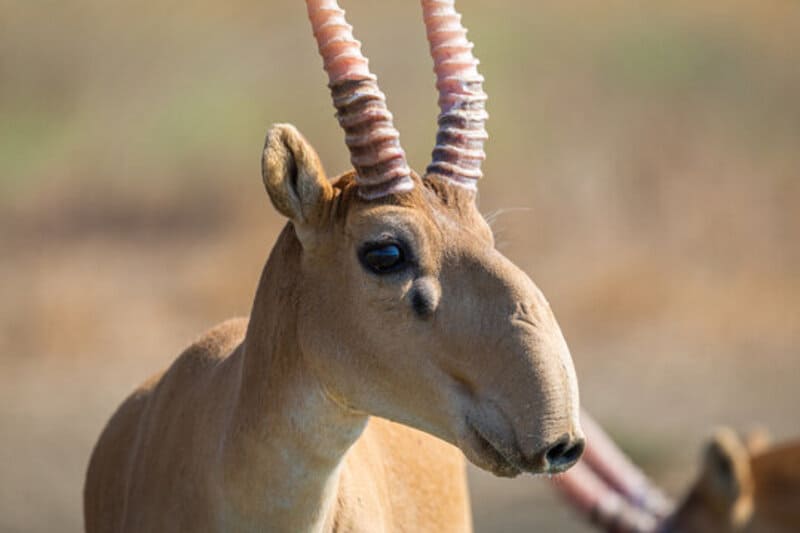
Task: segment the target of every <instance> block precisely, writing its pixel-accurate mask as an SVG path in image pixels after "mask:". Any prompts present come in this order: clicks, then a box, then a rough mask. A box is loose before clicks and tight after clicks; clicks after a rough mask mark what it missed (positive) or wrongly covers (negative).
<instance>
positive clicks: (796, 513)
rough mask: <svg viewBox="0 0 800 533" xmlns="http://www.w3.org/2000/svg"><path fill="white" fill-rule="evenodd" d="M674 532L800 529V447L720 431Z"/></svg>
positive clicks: (783, 531) (676, 518) (791, 531)
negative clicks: (770, 445) (743, 438)
mask: <svg viewBox="0 0 800 533" xmlns="http://www.w3.org/2000/svg"><path fill="white" fill-rule="evenodd" d="M666 531H669V532H674V533H732V532H742V533H796V532H797V531H800V443H799V442H795V443H786V444H782V445H777V446H774V447H768V445H767V444H766V442H765V440H764V438H763V436H761V435H754V436H750V437H749V438H748V439H746V440H745V441H743V440H741V439H740V438H739V437H738V436H737V435H736V434H735V433H734V432H733V431H731V430H729V429H723V430H720V431H718V432H717V433H716V435H715V436H714V438H713V439H712V441H711V442H710V443H709V445H708V447H707V449H706V454H705V456H704V460H703V465H702V469H701V473H700V476H699V477H698V479H697V481H696V482H695V484H694V486H693V487H692V489H691V490H690V491H689V494H688V495H687V497H686V498H685V499H684V501H683V503H682V504H681V506H680V507H679V508H678V510H677V512H676V513H675V515H674V516H673V518H672V519H671V521H670V523H669V524H668V526H667V527H666Z"/></svg>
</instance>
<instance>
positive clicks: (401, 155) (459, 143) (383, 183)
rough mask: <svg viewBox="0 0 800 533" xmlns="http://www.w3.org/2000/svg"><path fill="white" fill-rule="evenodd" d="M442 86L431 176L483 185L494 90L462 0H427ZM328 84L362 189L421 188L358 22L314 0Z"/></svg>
mask: <svg viewBox="0 0 800 533" xmlns="http://www.w3.org/2000/svg"><path fill="white" fill-rule="evenodd" d="M421 2H422V12H423V18H424V21H425V27H426V30H427V36H428V42H429V44H430V51H431V56H432V57H433V62H434V72H435V73H436V87H437V89H438V90H439V109H440V111H441V113H440V114H439V118H438V124H439V130H438V133H437V135H436V146H435V148H434V149H433V157H432V161H431V163H430V165H428V168H427V175H426V177H429V178H440V179H444V180H447V181H449V182H451V183H454V184H456V185H460V186H462V187H466V188H468V189H472V190H474V189H476V182H477V180H478V178H480V177H481V175H482V174H481V168H480V167H481V163H482V162H483V160H484V159H485V155H484V152H483V143H484V141H485V140H486V139H487V138H488V135H487V133H486V130H485V128H484V123H485V122H486V119H487V118H488V115H487V113H486V110H485V105H486V93H484V92H483V88H482V82H483V77H482V76H481V75H480V74H479V73H478V69H477V65H478V60H477V59H475V57H473V55H472V47H473V45H472V43H470V42H469V41H468V40H467V38H466V35H467V30H466V29H465V28H464V27H463V26H462V25H461V15H459V14H458V13H457V12H456V10H455V3H454V0H421ZM306 7H307V8H308V17H309V19H310V20H311V27H312V30H313V32H314V37H315V38H316V40H317V46H318V48H319V53H320V55H321V56H322V61H323V66H324V68H325V71H326V72H327V73H328V81H329V83H328V86H329V87H330V90H331V96H332V98H333V105H334V107H335V108H336V116H337V118H338V120H339V124H340V125H341V126H342V129H344V131H345V144H347V147H348V149H349V150H350V161H351V162H352V164H353V168H354V169H355V171H356V183H357V184H358V190H359V194H360V195H361V196H362V197H363V198H366V199H373V198H380V197H382V196H386V195H389V194H393V193H397V192H403V191H407V190H410V189H412V188H413V187H414V181H413V179H412V178H411V170H410V169H409V167H408V164H407V163H406V156H405V152H404V151H403V149H402V148H401V146H400V135H399V134H398V132H397V130H396V129H395V127H394V125H393V123H392V114H391V113H390V112H389V110H388V108H387V107H386V97H385V96H384V94H383V93H382V92H381V90H380V89H379V88H378V82H377V77H376V76H375V75H374V74H372V73H371V72H370V70H369V66H368V60H367V58H366V57H364V55H363V54H362V53H361V43H360V42H359V41H357V40H356V39H355V38H354V37H353V27H352V26H350V25H349V24H348V23H347V21H346V20H345V17H344V10H342V9H341V8H340V7H339V5H338V4H337V2H336V0H306Z"/></svg>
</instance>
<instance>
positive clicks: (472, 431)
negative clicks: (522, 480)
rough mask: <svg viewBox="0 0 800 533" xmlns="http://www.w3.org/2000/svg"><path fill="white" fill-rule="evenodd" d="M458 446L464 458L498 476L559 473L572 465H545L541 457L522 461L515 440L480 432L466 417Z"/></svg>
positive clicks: (522, 458) (523, 458) (539, 455)
mask: <svg viewBox="0 0 800 533" xmlns="http://www.w3.org/2000/svg"><path fill="white" fill-rule="evenodd" d="M460 444H461V445H460V448H461V449H462V451H463V452H464V455H466V456H467V459H469V460H470V461H471V462H472V463H473V464H474V465H475V466H477V467H479V468H482V469H484V470H487V471H489V472H491V473H493V474H494V475H496V476H500V477H516V476H518V475H520V474H522V473H527V474H533V475H541V474H560V473H563V472H565V471H567V470H569V468H570V467H571V466H572V465H573V464H574V462H570V463H565V464H548V461H547V460H545V459H544V458H543V456H542V454H536V455H535V456H533V457H531V458H526V457H525V456H524V455H523V453H522V452H521V450H520V448H519V445H518V444H517V443H516V441H513V442H508V441H504V440H503V439H502V438H501V437H500V436H495V435H493V434H491V433H489V432H486V431H485V430H482V429H481V426H480V425H479V424H476V423H475V422H473V421H472V420H470V419H469V418H467V420H466V437H465V438H464V439H462V442H461V443H460Z"/></svg>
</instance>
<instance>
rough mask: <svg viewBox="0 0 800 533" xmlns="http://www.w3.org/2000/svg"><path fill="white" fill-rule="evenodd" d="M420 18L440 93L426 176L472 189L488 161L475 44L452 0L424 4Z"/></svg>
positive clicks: (481, 83) (481, 91) (486, 137)
mask: <svg viewBox="0 0 800 533" xmlns="http://www.w3.org/2000/svg"><path fill="white" fill-rule="evenodd" d="M422 16H423V18H424V20H425V29H426V31H427V34H428V43H429V44H430V50H431V56H432V57H433V71H434V72H435V73H436V88H437V89H438V90H439V109H440V111H441V113H440V114H439V119H438V123H439V131H438V132H437V134H436V147H435V148H434V149H433V161H432V162H431V164H430V165H428V169H427V173H428V176H432V177H433V176H435V177H440V178H444V179H446V180H449V181H451V182H454V183H456V184H458V185H461V186H464V187H467V188H469V189H475V188H476V184H477V181H478V179H479V178H480V177H481V176H482V173H481V163H483V160H484V159H485V158H486V155H485V154H484V152H483V143H484V141H486V139H488V137H489V136H488V134H487V133H486V129H485V127H484V124H485V123H486V119H487V118H489V115H488V114H487V113H486V99H487V97H486V93H485V92H483V76H481V75H480V74H479V73H478V60H477V59H475V57H474V56H473V55H472V48H473V44H472V43H471V42H469V41H468V40H467V30H466V28H464V26H462V25H461V15H459V14H458V12H457V11H456V9H455V0H422Z"/></svg>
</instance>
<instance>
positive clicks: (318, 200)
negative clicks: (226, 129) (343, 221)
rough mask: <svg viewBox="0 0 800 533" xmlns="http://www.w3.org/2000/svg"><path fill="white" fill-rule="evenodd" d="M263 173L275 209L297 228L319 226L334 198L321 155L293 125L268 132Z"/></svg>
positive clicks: (280, 125)
mask: <svg viewBox="0 0 800 533" xmlns="http://www.w3.org/2000/svg"><path fill="white" fill-rule="evenodd" d="M261 173H262V176H263V179H264V187H266V189H267V193H268V194H269V197H270V199H271V200H272V204H273V205H274V206H275V209H277V210H278V211H280V212H281V213H283V214H284V215H286V216H287V217H289V218H290V219H292V221H293V222H295V223H296V224H297V223H299V224H315V223H317V222H318V221H319V220H320V219H321V215H322V212H323V211H324V207H325V203H326V202H328V201H329V200H330V199H331V198H332V196H333V187H332V186H331V184H330V183H329V182H328V178H327V176H326V175H325V170H324V169H323V168H322V164H321V163H320V161H319V156H318V155H317V152H316V151H314V149H313V148H312V147H311V145H310V144H309V143H308V141H306V139H305V138H304V137H303V136H302V135H301V134H300V132H299V131H297V128H295V127H294V126H292V125H291V124H275V125H274V126H272V128H270V130H269V131H268V132H267V138H266V141H265V142H264V152H263V157H262V160H261Z"/></svg>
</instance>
